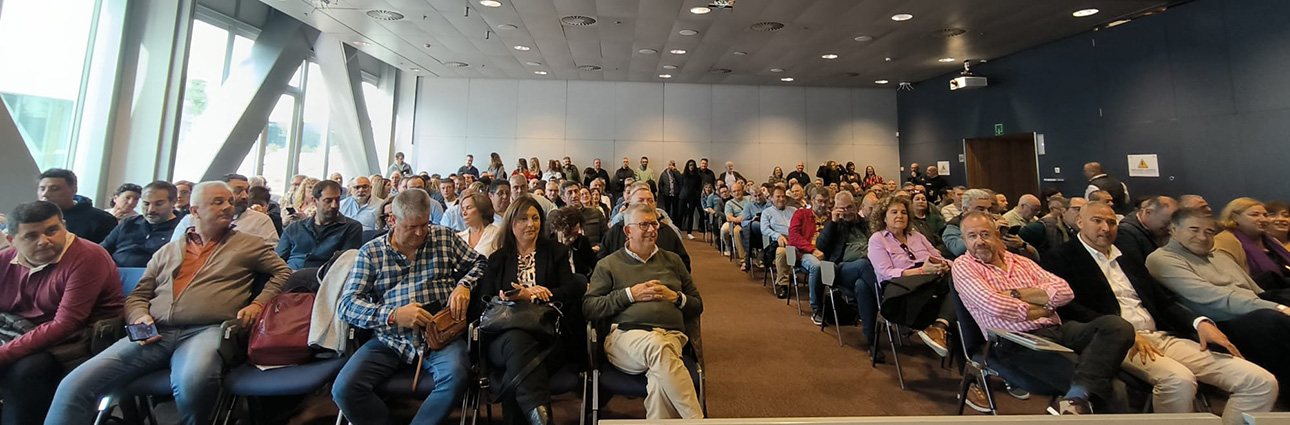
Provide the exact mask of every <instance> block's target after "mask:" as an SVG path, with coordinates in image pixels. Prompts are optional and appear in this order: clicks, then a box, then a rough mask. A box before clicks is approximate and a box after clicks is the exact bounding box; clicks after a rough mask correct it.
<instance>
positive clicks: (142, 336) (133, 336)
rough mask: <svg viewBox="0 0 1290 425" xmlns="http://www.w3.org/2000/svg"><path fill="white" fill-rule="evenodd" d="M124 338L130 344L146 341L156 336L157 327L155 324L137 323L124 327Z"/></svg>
mask: <svg viewBox="0 0 1290 425" xmlns="http://www.w3.org/2000/svg"><path fill="white" fill-rule="evenodd" d="M125 333H126V336H128V337H129V338H130V341H131V342H139V341H146V340H148V339H150V338H152V337H155V336H157V335H158V334H157V325H156V324H155V323H138V324H133V325H125Z"/></svg>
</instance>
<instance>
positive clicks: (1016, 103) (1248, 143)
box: [898, 0, 1290, 210]
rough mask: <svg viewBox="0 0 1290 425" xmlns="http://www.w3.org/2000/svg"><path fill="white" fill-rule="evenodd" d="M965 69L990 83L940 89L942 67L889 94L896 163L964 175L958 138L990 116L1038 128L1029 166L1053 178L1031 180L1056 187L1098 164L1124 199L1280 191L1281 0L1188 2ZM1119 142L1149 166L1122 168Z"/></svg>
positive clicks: (1216, 197) (1286, 25)
mask: <svg viewBox="0 0 1290 425" xmlns="http://www.w3.org/2000/svg"><path fill="white" fill-rule="evenodd" d="M973 70H974V71H976V72H977V74H979V75H984V76H987V77H989V79H990V86H989V87H986V88H984V89H978V90H967V91H955V92H951V91H949V80H950V79H952V78H954V77H955V76H957V72H956V73H953V74H947V75H944V76H941V77H937V78H933V79H931V80H927V81H924V82H921V83H919V84H916V85H915V90H914V91H901V92H900V94H899V96H898V102H899V108H898V110H899V119H900V122H899V127H900V156H901V163H902V164H909V163H910V162H919V163H922V164H929V163H935V162H934V161H937V160H949V161H950V164H951V167H952V168H951V181H953V182H954V183H955V184H965V183H966V181H967V177H966V176H965V171H964V167H963V164H961V163H959V162H958V155H959V154H960V153H962V151H963V145H962V141H961V139H963V138H965V137H978V136H992V135H994V124H995V123H1002V124H1003V125H1004V128H1005V133H1009V134H1011V133H1023V132H1032V131H1033V132H1038V133H1043V134H1044V135H1045V139H1046V140H1045V147H1046V154H1045V155H1041V156H1040V157H1039V169H1040V176H1041V177H1042V178H1053V177H1060V178H1064V179H1065V180H1066V181H1065V182H1064V183H1048V182H1044V183H1041V187H1049V186H1055V187H1058V188H1060V189H1061V190H1062V192H1064V193H1067V194H1074V193H1081V194H1082V193H1083V188H1084V186H1085V185H1086V183H1084V178H1083V176H1082V174H1081V167H1082V165H1083V164H1084V163H1085V162H1088V161H1099V162H1101V163H1102V164H1103V166H1104V167H1105V168H1106V169H1107V171H1108V172H1110V173H1111V174H1112V175H1117V176H1121V178H1122V179H1124V180H1125V182H1126V183H1128V185H1129V189H1130V191H1131V192H1133V194H1134V196H1135V197H1136V196H1141V195H1146V194H1167V195H1172V196H1177V195H1180V194H1183V193H1198V194H1200V195H1202V196H1205V197H1206V198H1207V199H1208V200H1209V201H1210V204H1213V205H1214V207H1215V209H1216V210H1217V209H1220V208H1221V207H1222V205H1224V204H1225V203H1226V202H1227V201H1229V200H1231V199H1232V198H1235V197H1238V196H1252V197H1255V198H1258V199H1264V200H1270V199H1282V200H1285V199H1290V196H1287V194H1290V189H1288V188H1290V171H1288V170H1290V1H1287V0H1200V1H1196V2H1193V3H1188V4H1185V5H1182V6H1179V7H1176V8H1173V9H1170V10H1168V11H1166V12H1164V13H1161V14H1157V15H1153V16H1148V17H1144V18H1141V19H1137V20H1134V21H1132V22H1130V23H1127V24H1124V25H1120V26H1117V27H1114V28H1111V29H1107V30H1101V31H1094V32H1089V33H1085V34H1080V35H1077V36H1074V37H1070V38H1067V39H1063V40H1059V41H1056V42H1053V43H1050V44H1047V45H1044V46H1040V47H1037V48H1034V49H1031V50H1027V51H1023V52H1020V53H1016V54H1013V55H1010V56H1006V57H1003V58H997V59H994V60H991V61H990V62H989V63H986V64H982V65H979V66H974V67H973ZM1130 153H1154V154H1157V155H1159V159H1160V169H1161V177H1160V178H1141V177H1134V178H1127V175H1128V163H1127V159H1126V158H1125V155H1127V154H1130ZM1054 167H1061V174H1054V171H1053V168H1054ZM1170 177H1172V180H1171V179H1170ZM1081 196H1082V195H1081Z"/></svg>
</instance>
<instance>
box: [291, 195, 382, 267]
mask: <svg viewBox="0 0 1290 425" xmlns="http://www.w3.org/2000/svg"><path fill="white" fill-rule="evenodd" d="M340 193H341V192H340V184H338V183H336V182H334V181H331V180H324V181H321V182H318V184H317V185H314V193H313V195H314V199H317V200H318V201H317V208H316V209H315V210H314V217H313V219H312V220H300V221H297V222H295V223H291V225H290V226H287V228H286V229H285V230H283V231H282V240H281V241H278V249H277V252H278V257H282V259H283V260H284V261H286V262H287V266H288V267H291V269H292V270H300V269H304V268H309V267H318V266H321V265H323V264H324V263H326V262H327V261H328V260H331V257H332V254H335V253H336V252H344V251H346V250H350V249H358V247H360V246H363V225H362V224H359V223H358V222H357V221H354V220H353V219H351V218H348V217H345V216H343V215H340Z"/></svg>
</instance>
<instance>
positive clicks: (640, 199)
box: [597, 182, 690, 270]
mask: <svg viewBox="0 0 1290 425" xmlns="http://www.w3.org/2000/svg"><path fill="white" fill-rule="evenodd" d="M624 202H626V203H627V209H629V210H630V209H631V207H632V206H633V205H648V206H650V207H652V208H655V209H654V215H655V216H657V219H658V221H659V223H661V224H662V225H663V226H666V227H665V228H664V231H662V232H659V234H658V236H657V237H655V240H654V244H655V245H656V246H658V247H659V248H662V249H663V250H664V251H667V252H671V253H673V254H676V255H678V256H680V257H681V262H683V263H685V269H686V270H689V269H690V254H689V253H688V252H686V250H685V243H684V242H682V241H681V231H680V230H677V229H676V226H673V225H671V221H670V220H668V219H667V215H666V214H664V213H663V210H660V209H657V206H658V205H657V204H655V203H654V193H653V192H650V190H649V184H648V183H645V182H641V183H636V184H634V185H633V187H632V190H631V195H630V196H629V197H628V198H627V200H626V201H624ZM614 218H615V219H617V221H616V222H613V226H612V227H610V228H609V231H608V232H605V236H604V239H603V240H601V242H600V251H598V252H597V255H598V256H599V257H600V258H602V259H603V258H606V257H608V256H609V255H611V254H613V253H615V252H618V250H619V249H622V247H623V246H625V245H626V243H627V242H626V233H624V230H623V229H624V228H626V224H625V223H626V222H627V219H628V218H630V216H628V215H627V212H626V211H623V212H621V213H619V214H618V215H617V216H614Z"/></svg>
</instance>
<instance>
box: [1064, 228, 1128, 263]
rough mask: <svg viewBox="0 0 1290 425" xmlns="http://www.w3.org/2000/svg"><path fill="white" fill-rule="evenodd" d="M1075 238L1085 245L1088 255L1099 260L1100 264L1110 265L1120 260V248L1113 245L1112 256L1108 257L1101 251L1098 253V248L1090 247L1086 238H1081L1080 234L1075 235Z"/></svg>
mask: <svg viewBox="0 0 1290 425" xmlns="http://www.w3.org/2000/svg"><path fill="white" fill-rule="evenodd" d="M1075 238H1076V239H1079V243H1080V244H1081V245H1084V249H1087V250H1088V253H1089V254H1090V255H1092V256H1093V259H1094V260H1097V262H1099V263H1110V262H1112V261H1115V259H1117V258H1120V254H1121V253H1120V248H1117V247H1116V246H1115V245H1111V255H1109V256H1108V255H1106V254H1103V253H1102V252H1101V251H1098V250H1097V248H1093V247H1092V246H1090V245H1089V244H1088V242H1085V241H1084V237H1082V236H1080V235H1079V234H1078V233H1077V234H1076V235H1075Z"/></svg>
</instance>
